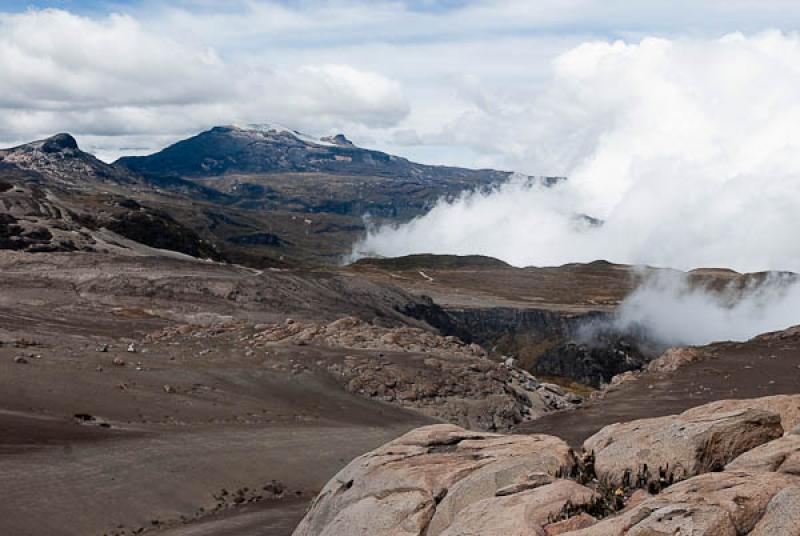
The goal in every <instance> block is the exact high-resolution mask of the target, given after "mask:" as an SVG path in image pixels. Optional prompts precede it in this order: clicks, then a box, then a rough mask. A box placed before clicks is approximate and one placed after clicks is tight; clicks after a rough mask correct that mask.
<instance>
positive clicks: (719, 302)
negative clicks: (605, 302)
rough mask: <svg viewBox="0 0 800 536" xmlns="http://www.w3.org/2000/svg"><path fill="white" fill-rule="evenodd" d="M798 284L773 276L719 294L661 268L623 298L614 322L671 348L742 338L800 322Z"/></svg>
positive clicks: (799, 292) (732, 286) (683, 275)
mask: <svg viewBox="0 0 800 536" xmlns="http://www.w3.org/2000/svg"><path fill="white" fill-rule="evenodd" d="M798 303H800V283H797V282H796V280H793V279H791V278H789V277H786V276H784V275H778V274H773V275H771V276H770V277H768V278H767V279H766V280H764V281H763V282H758V283H757V282H753V283H752V284H751V285H750V286H748V287H745V288H744V289H740V288H738V287H737V286H736V285H731V286H729V287H728V288H725V289H723V290H721V291H717V292H709V291H708V290H707V289H705V288H704V287H702V286H693V285H691V284H690V282H689V279H688V277H687V276H686V275H685V274H682V273H668V272H662V273H660V274H659V275H656V276H651V277H650V278H648V279H646V280H645V282H644V284H642V285H641V286H640V287H639V288H637V289H636V291H635V292H633V293H632V294H631V295H630V296H628V298H626V299H625V301H624V302H623V304H622V306H621V307H620V308H619V310H618V311H617V314H616V319H615V320H614V327H615V328H616V329H619V330H622V331H623V332H625V331H628V330H630V329H631V328H636V329H637V330H638V329H644V330H645V331H646V333H647V334H648V335H649V336H650V337H652V338H653V339H654V340H656V341H659V342H663V343H665V344H666V345H670V346H683V345H687V344H691V345H702V344H708V343H711V342H714V341H728V340H738V341H744V340H747V339H750V338H751V337H754V336H756V335H759V334H761V333H766V332H769V331H778V330H782V329H786V328H789V327H791V326H793V325H796V324H797V323H798V322H800V310H798V307H797V304H798Z"/></svg>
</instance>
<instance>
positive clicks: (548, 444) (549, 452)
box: [428, 435, 572, 536]
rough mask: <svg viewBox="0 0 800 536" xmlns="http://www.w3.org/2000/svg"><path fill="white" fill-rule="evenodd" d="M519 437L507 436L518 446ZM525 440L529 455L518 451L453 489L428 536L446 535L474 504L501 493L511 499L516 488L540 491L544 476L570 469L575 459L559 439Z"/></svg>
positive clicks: (530, 438) (434, 520)
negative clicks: (468, 507)
mask: <svg viewBox="0 0 800 536" xmlns="http://www.w3.org/2000/svg"><path fill="white" fill-rule="evenodd" d="M519 437H520V436H508V440H509V442H510V443H514V444H518V442H519V439H518V438H519ZM523 437H526V440H525V445H526V448H527V450H526V451H522V450H520V449H518V448H515V449H514V452H513V453H511V455H510V456H508V457H507V458H505V459H498V460H497V461H496V462H494V463H492V464H491V465H489V466H486V467H480V468H477V469H476V470H475V471H473V472H471V473H470V474H469V475H466V476H465V477H464V478H462V479H461V480H459V481H458V482H456V483H455V484H453V485H452V486H450V488H449V490H448V492H447V495H446V496H445V497H444V499H442V501H441V502H440V503H439V506H438V507H437V508H436V513H435V514H434V516H433V519H432V520H431V524H430V527H428V536H437V535H438V534H440V533H441V532H443V531H444V530H445V529H446V528H447V527H449V526H450V524H451V523H453V522H454V520H456V519H458V518H459V517H460V516H461V512H462V510H463V509H464V508H466V507H467V506H469V505H471V504H473V503H475V502H478V501H480V500H483V499H488V498H491V497H494V496H495V495H497V494H498V492H500V491H501V490H502V493H501V495H510V493H508V492H509V491H511V490H513V489H514V488H516V489H517V490H519V491H525V490H526V489H531V487H534V488H535V487H538V486H537V485H536V484H540V483H542V484H545V483H546V482H545V480H544V477H543V475H542V473H546V474H549V475H553V474H554V473H555V472H556V471H558V467H560V466H567V465H571V463H572V461H571V460H572V455H571V453H570V452H569V450H568V447H566V444H564V443H562V442H561V440H560V439H556V438H554V437H552V436H546V435H532V436H523ZM464 447H465V448H470V443H469V442H468V441H465V442H464ZM565 447H566V448H565ZM531 485H532V486H531ZM526 486H528V487H527V488H526Z"/></svg>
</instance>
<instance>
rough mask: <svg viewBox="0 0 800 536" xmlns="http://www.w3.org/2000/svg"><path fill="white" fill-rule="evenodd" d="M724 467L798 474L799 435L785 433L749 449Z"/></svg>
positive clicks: (799, 456)
mask: <svg viewBox="0 0 800 536" xmlns="http://www.w3.org/2000/svg"><path fill="white" fill-rule="evenodd" d="M726 469H729V470H747V471H765V472H771V471H777V472H781V473H789V474H794V475H798V476H800V435H795V434H789V435H785V436H783V437H781V438H779V439H776V440H774V441H770V442H769V443H765V444H764V445H761V446H759V447H756V448H754V449H753V450H749V451H747V452H745V453H744V454H742V455H741V456H739V457H738V458H736V459H735V460H733V461H732V462H731V463H729V464H728V465H727V467H726Z"/></svg>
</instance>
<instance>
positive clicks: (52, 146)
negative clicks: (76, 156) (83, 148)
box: [41, 132, 78, 153]
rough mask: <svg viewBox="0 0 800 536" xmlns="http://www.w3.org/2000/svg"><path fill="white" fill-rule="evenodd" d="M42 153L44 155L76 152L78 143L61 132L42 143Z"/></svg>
mask: <svg viewBox="0 0 800 536" xmlns="http://www.w3.org/2000/svg"><path fill="white" fill-rule="evenodd" d="M41 149H42V151H44V152H45V153H60V152H62V151H64V150H73V151H77V150H78V142H77V141H76V140H75V138H73V137H72V136H71V135H70V134H67V133H65V132H62V133H60V134H56V135H55V136H51V137H49V138H47V139H46V140H43V141H42V146H41Z"/></svg>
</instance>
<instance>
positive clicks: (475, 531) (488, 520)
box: [441, 480, 595, 536]
mask: <svg viewBox="0 0 800 536" xmlns="http://www.w3.org/2000/svg"><path fill="white" fill-rule="evenodd" d="M594 497H595V493H594V492H593V491H592V490H590V489H589V488H586V487H584V486H581V485H580V484H578V483H577V482H573V481H572V480H556V481H555V482H553V483H552V484H547V485H545V486H542V487H539V488H536V489H532V490H529V491H524V492H521V493H516V494H514V495H508V496H503V497H492V498H490V499H484V500H482V501H478V502H475V503H472V504H471V505H469V507H467V508H465V509H463V510H462V511H461V512H459V514H458V515H457V516H456V517H455V519H454V520H453V522H452V523H451V524H450V526H449V527H448V528H447V529H446V530H445V531H444V532H442V533H441V536H530V535H531V534H544V532H543V531H544V528H543V527H544V525H546V524H547V522H548V520H549V519H550V518H552V517H553V516H556V515H558V514H559V513H560V512H561V510H562V509H563V508H564V505H565V504H567V502H570V503H571V504H573V505H581V504H587V503H589V502H591V501H592V499H593V498H594Z"/></svg>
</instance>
